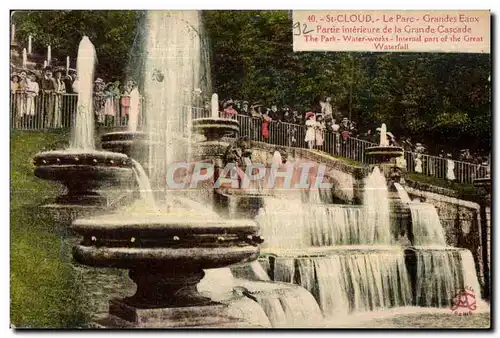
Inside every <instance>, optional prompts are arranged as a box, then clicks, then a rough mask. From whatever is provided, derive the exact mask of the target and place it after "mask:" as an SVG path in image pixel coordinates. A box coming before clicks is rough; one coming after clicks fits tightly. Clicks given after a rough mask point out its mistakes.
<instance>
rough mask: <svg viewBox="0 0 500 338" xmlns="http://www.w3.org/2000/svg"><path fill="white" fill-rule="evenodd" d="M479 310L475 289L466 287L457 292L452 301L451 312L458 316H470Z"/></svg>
mask: <svg viewBox="0 0 500 338" xmlns="http://www.w3.org/2000/svg"><path fill="white" fill-rule="evenodd" d="M476 308H477V305H476V294H475V292H474V289H473V288H471V287H469V286H466V287H465V288H463V289H460V290H457V292H456V293H455V296H454V297H453V299H452V301H451V307H450V309H451V311H452V312H453V314H454V315H457V316H470V315H472V312H473V311H475V310H476Z"/></svg>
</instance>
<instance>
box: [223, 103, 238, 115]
mask: <svg viewBox="0 0 500 338" xmlns="http://www.w3.org/2000/svg"><path fill="white" fill-rule="evenodd" d="M237 115H238V112H237V111H236V110H235V109H234V102H233V101H227V102H226V103H224V105H223V111H222V118H225V119H236V116H237Z"/></svg>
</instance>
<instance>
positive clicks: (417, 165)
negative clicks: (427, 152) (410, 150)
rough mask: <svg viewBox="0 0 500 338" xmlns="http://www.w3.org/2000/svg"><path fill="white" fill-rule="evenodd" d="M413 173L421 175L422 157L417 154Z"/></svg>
mask: <svg viewBox="0 0 500 338" xmlns="http://www.w3.org/2000/svg"><path fill="white" fill-rule="evenodd" d="M415 172H417V173H419V174H421V173H422V155H421V154H417V157H416V158H415Z"/></svg>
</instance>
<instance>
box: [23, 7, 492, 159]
mask: <svg viewBox="0 0 500 338" xmlns="http://www.w3.org/2000/svg"><path fill="white" fill-rule="evenodd" d="M142 14H143V12H139V11H23V12H16V13H15V14H14V15H13V21H14V22H15V23H16V27H17V32H18V36H19V37H20V40H21V41H27V38H28V35H29V34H32V35H33V36H34V46H35V48H36V49H37V50H39V51H44V49H45V48H46V47H45V46H46V45H47V44H49V43H50V44H51V45H52V50H53V55H54V56H57V57H58V58H60V59H64V57H65V56H66V55H70V56H71V57H72V59H74V58H75V57H76V52H77V47H78V42H79V41H80V38H81V37H82V36H83V35H84V34H86V35H88V36H89V37H90V39H91V40H92V41H93V42H94V44H95V46H96V50H97V54H98V58H99V65H98V67H97V70H98V71H97V73H98V74H99V75H100V76H102V77H104V78H106V80H107V81H113V80H116V79H121V78H122V77H123V75H124V72H125V70H126V69H127V68H126V67H127V65H128V71H129V73H130V72H132V71H134V75H136V76H137V75H138V74H136V73H137V72H140V69H141V67H138V66H137V65H136V64H135V63H133V64H130V62H129V61H130V59H131V58H134V59H135V60H141V58H142V54H141V51H138V50H137V49H136V48H135V49H134V48H132V47H133V44H134V41H136V42H137V41H139V40H140V35H139V34H138V32H141V30H138V29H136V28H137V27H140V26H141V25H140V21H139V20H140V19H141V18H142ZM203 18H204V23H205V28H206V31H207V33H208V36H209V39H210V48H211V54H212V57H211V59H212V63H211V67H212V76H213V90H214V92H217V93H218V94H219V97H220V98H233V99H245V100H248V101H253V102H255V101H260V102H261V103H267V104H269V103H271V102H274V103H277V104H288V105H292V106H295V107H296V108H298V109H299V110H301V111H306V110H310V109H311V107H312V106H313V105H314V104H315V103H316V101H317V100H318V98H319V96H322V95H323V96H331V97H332V101H333V103H334V104H335V105H336V106H337V107H338V108H339V110H340V111H341V112H342V113H343V114H344V115H345V116H351V117H352V118H353V119H354V120H356V121H357V122H358V125H359V127H360V129H361V130H362V131H365V130H367V129H369V128H374V126H376V125H379V124H380V123H381V122H384V123H386V124H387V125H388V129H389V130H390V131H391V132H393V133H394V134H395V135H396V136H398V137H402V136H405V137H406V136H409V137H412V138H413V139H414V142H422V141H424V143H426V145H427V146H428V147H429V148H430V150H431V151H433V152H436V151H437V148H438V147H446V148H448V149H453V148H454V149H457V148H458V149H459V147H466V148H470V149H472V150H474V149H480V148H484V149H486V150H489V149H490V148H491V145H490V144H491V131H492V121H491V102H490V101H491V100H490V92H491V84H490V82H489V81H488V78H489V77H490V75H491V58H490V55H489V54H457V53H447V54H441V53H327V52H293V48H292V46H293V41H292V21H291V15H290V12H289V11H255V10H252V11H204V12H203ZM136 45H137V44H136ZM131 51H132V52H131ZM129 75H130V74H129ZM139 75H140V74H139Z"/></svg>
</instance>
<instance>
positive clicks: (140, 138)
mask: <svg viewBox="0 0 500 338" xmlns="http://www.w3.org/2000/svg"><path fill="white" fill-rule="evenodd" d="M155 143H156V142H154V141H152V140H151V137H150V134H149V133H146V132H143V131H118V132H112V133H107V134H104V135H103V136H102V137H101V147H102V148H103V149H105V150H108V151H113V152H117V153H122V154H125V155H128V156H131V155H132V151H133V150H134V148H135V149H136V152H139V153H141V152H143V151H147V150H148V148H149V146H150V145H152V144H155Z"/></svg>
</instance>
